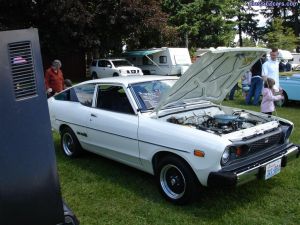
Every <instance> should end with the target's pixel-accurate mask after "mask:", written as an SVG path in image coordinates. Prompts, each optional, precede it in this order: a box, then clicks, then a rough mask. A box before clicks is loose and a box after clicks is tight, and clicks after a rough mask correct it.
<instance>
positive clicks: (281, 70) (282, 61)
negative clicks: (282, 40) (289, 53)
mask: <svg viewBox="0 0 300 225" xmlns="http://www.w3.org/2000/svg"><path fill="white" fill-rule="evenodd" d="M285 71H286V66H285V64H284V60H283V59H282V60H281V61H280V63H279V72H285Z"/></svg>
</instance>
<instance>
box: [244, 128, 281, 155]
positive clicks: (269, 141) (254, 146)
mask: <svg viewBox="0 0 300 225" xmlns="http://www.w3.org/2000/svg"><path fill="white" fill-rule="evenodd" d="M280 138H281V133H277V134H273V135H271V136H267V137H264V138H262V139H259V140H257V141H255V142H252V143H250V152H249V153H250V154H253V153H255V152H258V151H261V150H263V149H266V148H269V147H271V146H274V145H276V144H278V143H279V142H280Z"/></svg>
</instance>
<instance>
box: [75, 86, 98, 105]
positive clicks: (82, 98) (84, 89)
mask: <svg viewBox="0 0 300 225" xmlns="http://www.w3.org/2000/svg"><path fill="white" fill-rule="evenodd" d="M74 90H75V93H76V97H77V99H78V101H79V102H80V103H81V104H82V105H85V106H89V107H91V106H92V103H93V95H94V90H95V84H83V85H80V86H75V87H74Z"/></svg>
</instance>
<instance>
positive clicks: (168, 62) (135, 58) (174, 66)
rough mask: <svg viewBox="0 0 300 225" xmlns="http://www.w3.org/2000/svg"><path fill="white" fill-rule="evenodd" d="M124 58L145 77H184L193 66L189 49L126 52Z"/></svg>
mask: <svg viewBox="0 0 300 225" xmlns="http://www.w3.org/2000/svg"><path fill="white" fill-rule="evenodd" d="M123 56H124V57H125V58H126V59H127V60H129V61H130V62H131V63H132V64H134V65H135V66H137V67H139V68H141V69H142V71H143V73H144V75H149V74H156V75H182V74H183V73H184V72H185V71H186V70H187V69H188V67H189V66H190V65H191V64H192V62H191V57H190V54H189V51H188V49H187V48H167V47H163V48H152V49H147V50H135V51H128V52H124V53H123Z"/></svg>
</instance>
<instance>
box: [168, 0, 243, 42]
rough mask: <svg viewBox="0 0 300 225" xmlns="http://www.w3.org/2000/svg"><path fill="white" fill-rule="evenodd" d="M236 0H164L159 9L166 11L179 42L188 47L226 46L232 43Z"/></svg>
mask: <svg viewBox="0 0 300 225" xmlns="http://www.w3.org/2000/svg"><path fill="white" fill-rule="evenodd" d="M237 2H238V1H236V0H226V1H221V0H215V1H206V0H194V1H188V0H174V1H172V0H164V1H163V4H162V6H163V10H164V11H165V12H167V13H169V21H168V22H169V24H170V25H171V26H174V27H175V28H176V29H177V31H178V33H179V35H180V36H179V38H180V44H181V45H186V41H187V40H188V43H189V45H190V47H217V46H228V45H230V43H231V42H232V40H233V38H234V35H235V29H234V26H235V25H236V23H235V22H234V21H233V18H234V16H235V15H236V14H237V11H236V10H237V9H236V7H232V6H233V5H235V4H237Z"/></svg>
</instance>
